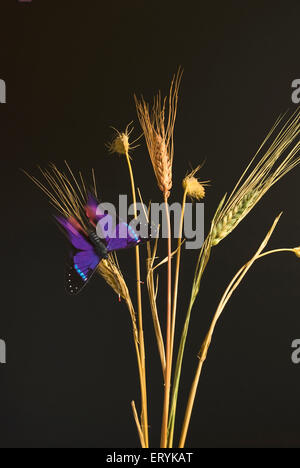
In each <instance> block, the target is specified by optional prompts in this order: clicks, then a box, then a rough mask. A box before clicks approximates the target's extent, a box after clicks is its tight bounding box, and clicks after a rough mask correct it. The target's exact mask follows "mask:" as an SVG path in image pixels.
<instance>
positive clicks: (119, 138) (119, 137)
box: [106, 122, 140, 155]
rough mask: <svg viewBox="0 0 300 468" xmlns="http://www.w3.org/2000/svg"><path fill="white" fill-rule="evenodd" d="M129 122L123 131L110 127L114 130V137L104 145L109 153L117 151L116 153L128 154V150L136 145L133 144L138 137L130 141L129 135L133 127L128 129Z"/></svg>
mask: <svg viewBox="0 0 300 468" xmlns="http://www.w3.org/2000/svg"><path fill="white" fill-rule="evenodd" d="M130 125H131V122H130V123H129V124H128V125H127V127H126V129H125V131H124V132H119V130H117V129H116V128H114V127H112V128H113V130H114V131H115V137H114V139H113V140H112V142H110V143H107V145H106V147H107V149H108V151H109V152H110V153H117V154H124V155H126V154H127V155H128V154H129V152H130V151H131V150H133V149H135V148H136V147H137V146H138V145H136V146H133V145H134V143H136V142H137V141H138V140H139V138H140V137H139V138H137V139H135V140H134V141H132V142H131V141H130V139H129V137H130V135H131V133H132V131H133V127H131V129H130V130H129V127H130Z"/></svg>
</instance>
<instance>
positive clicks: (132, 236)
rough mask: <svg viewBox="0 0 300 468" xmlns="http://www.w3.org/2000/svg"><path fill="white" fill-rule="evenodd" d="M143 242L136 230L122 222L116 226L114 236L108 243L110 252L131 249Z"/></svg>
mask: <svg viewBox="0 0 300 468" xmlns="http://www.w3.org/2000/svg"><path fill="white" fill-rule="evenodd" d="M140 242H141V238H140V237H139V236H138V235H137V233H136V232H135V231H134V229H133V228H132V227H131V226H129V225H128V224H126V223H124V222H121V223H119V224H118V225H117V226H116V229H115V231H114V235H113V236H112V237H111V238H109V240H108V243H107V250H108V252H112V251H114V250H121V249H129V248H130V247H134V246H136V245H138V244H139V243H140Z"/></svg>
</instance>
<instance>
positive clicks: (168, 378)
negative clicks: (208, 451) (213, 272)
mask: <svg viewBox="0 0 300 468" xmlns="http://www.w3.org/2000/svg"><path fill="white" fill-rule="evenodd" d="M164 201H165V210H166V219H167V225H168V287H167V327H166V372H165V392H164V406H163V417H162V426H161V441H160V442H161V447H162V448H166V447H167V439H168V418H169V405H170V388H171V371H172V362H171V319H172V317H171V312H172V310H171V307H172V292H171V288H172V267H171V260H172V245H171V222H170V212H169V207H168V200H167V196H166V194H164Z"/></svg>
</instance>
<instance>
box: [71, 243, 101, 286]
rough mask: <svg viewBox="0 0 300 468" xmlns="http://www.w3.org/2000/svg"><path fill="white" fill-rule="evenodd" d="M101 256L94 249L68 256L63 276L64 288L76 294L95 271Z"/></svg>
mask: <svg viewBox="0 0 300 468" xmlns="http://www.w3.org/2000/svg"><path fill="white" fill-rule="evenodd" d="M100 261H101V258H100V257H99V255H97V254H96V252H95V251H94V250H90V251H85V252H76V253H74V254H73V255H72V257H71V258H70V261H69V264H68V267H67V269H66V276H65V288H66V290H67V292H68V293H69V294H71V295H75V294H78V293H79V292H80V291H82V289H83V288H84V286H85V285H86V284H87V283H88V281H89V280H90V279H91V277H92V276H93V274H94V273H95V271H96V269H97V266H98V265H99V262H100Z"/></svg>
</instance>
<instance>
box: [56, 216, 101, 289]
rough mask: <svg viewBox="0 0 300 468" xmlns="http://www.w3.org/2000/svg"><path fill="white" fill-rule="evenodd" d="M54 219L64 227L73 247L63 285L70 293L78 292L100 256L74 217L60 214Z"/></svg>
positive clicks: (89, 276) (90, 275)
mask: <svg viewBox="0 0 300 468" xmlns="http://www.w3.org/2000/svg"><path fill="white" fill-rule="evenodd" d="M56 219H57V221H58V222H59V224H60V225H61V226H62V227H63V228H64V230H65V232H66V234H67V237H68V239H69V241H70V243H71V245H72V247H73V254H72V255H71V258H70V261H69V263H68V266H67V269H66V275H65V287H66V290H67V291H68V292H69V293H70V294H72V295H73V294H78V293H79V292H80V291H81V290H82V289H83V287H84V286H85V285H86V283H87V282H88V281H89V279H90V278H91V277H92V275H93V273H94V272H95V270H96V268H97V266H98V264H99V262H100V261H101V258H100V256H99V255H98V254H97V253H96V251H95V249H94V246H93V245H92V243H91V242H90V241H89V239H88V238H87V236H86V235H85V233H84V231H83V229H82V228H81V226H80V224H79V223H78V222H77V221H76V220H75V219H74V218H69V219H66V218H64V217H62V216H60V217H57V218H56Z"/></svg>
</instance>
